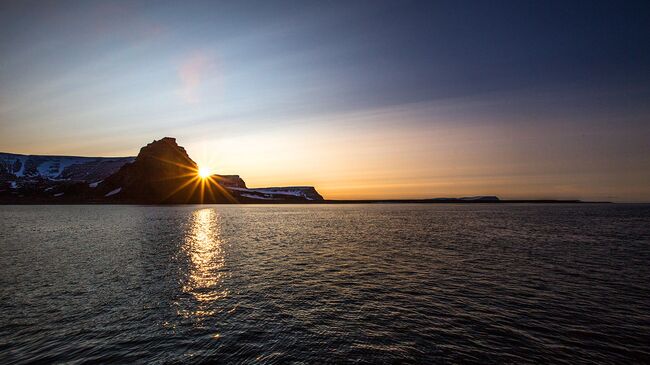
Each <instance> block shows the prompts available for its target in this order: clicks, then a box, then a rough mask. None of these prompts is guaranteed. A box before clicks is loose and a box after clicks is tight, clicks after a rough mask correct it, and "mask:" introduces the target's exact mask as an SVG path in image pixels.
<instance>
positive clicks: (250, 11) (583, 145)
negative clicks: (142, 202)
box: [0, 0, 650, 202]
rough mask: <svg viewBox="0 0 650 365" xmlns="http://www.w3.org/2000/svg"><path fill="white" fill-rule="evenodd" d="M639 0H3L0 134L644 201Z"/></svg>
mask: <svg viewBox="0 0 650 365" xmlns="http://www.w3.org/2000/svg"><path fill="white" fill-rule="evenodd" d="M648 4H649V3H648V2H645V1H639V2H634V1H625V2H617V1H611V2H600V1H571V2H566V1H543V2H542V1H540V2H534V1H467V2H462V1H391V2H382V1H236V2H235V1H229V2H219V1H183V2H178V1H169V2H165V1H142V2H138V1H116V2H111V1H101V2H99V1H98V2H93V1H7V0H5V1H2V2H0V24H2V28H1V29H2V32H0V151H3V152H13V153H24V154H57V155H82V156H132V155H136V154H137V153H138V151H139V148H140V147H142V146H143V145H145V144H147V143H149V142H151V141H152V140H154V139H160V138H162V137H165V136H171V137H176V138H177V141H178V143H179V144H180V145H182V146H184V147H185V148H186V149H187V151H188V153H189V154H190V156H191V157H192V158H193V159H194V160H195V161H197V162H198V163H199V165H201V166H207V167H209V168H210V169H211V170H213V171H215V172H217V173H221V174H239V175H240V176H242V177H243V178H244V180H245V181H246V182H247V184H248V186H252V187H260V186H286V185H314V186H316V188H317V190H318V191H319V192H321V194H322V195H324V196H325V197H326V198H329V199H371V198H429V197H446V196H451V197H453V196H472V195H497V196H499V197H501V198H511V199H518V198H558V199H565V198H566V199H584V200H609V201H620V202H626V201H634V202H638V201H644V202H650V5H648Z"/></svg>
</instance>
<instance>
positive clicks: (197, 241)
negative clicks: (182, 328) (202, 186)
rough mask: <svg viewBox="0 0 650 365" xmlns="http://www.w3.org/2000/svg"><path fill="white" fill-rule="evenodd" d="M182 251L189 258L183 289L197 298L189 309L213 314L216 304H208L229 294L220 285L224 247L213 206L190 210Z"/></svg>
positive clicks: (204, 313)
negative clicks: (195, 302)
mask: <svg viewBox="0 0 650 365" xmlns="http://www.w3.org/2000/svg"><path fill="white" fill-rule="evenodd" d="M183 251H185V254H186V255H187V257H188V259H189V271H188V273H187V276H186V281H185V283H184V285H183V292H184V293H187V294H190V295H192V297H194V299H195V300H196V301H197V307H196V308H194V310H192V311H190V312H191V314H192V315H193V316H194V317H197V318H201V317H206V316H210V315H213V314H214V313H215V309H216V307H215V306H212V305H210V304H211V303H213V302H214V301H217V300H220V299H223V298H225V297H226V296H227V295H228V290H227V289H226V288H224V287H223V285H222V284H223V279H224V276H225V275H226V274H225V272H224V270H223V268H224V264H225V261H224V251H223V243H222V241H221V238H220V230H219V214H218V213H217V212H216V211H215V210H214V209H212V208H205V209H199V210H196V211H194V212H193V213H192V221H191V226H190V229H189V230H188V232H187V235H186V239H185V244H184V246H183Z"/></svg>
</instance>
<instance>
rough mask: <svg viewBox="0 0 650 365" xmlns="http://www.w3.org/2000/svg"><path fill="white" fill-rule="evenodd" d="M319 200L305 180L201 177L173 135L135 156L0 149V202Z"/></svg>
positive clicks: (250, 201)
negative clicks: (261, 183) (253, 182)
mask: <svg viewBox="0 0 650 365" xmlns="http://www.w3.org/2000/svg"><path fill="white" fill-rule="evenodd" d="M320 200H323V198H322V196H320V194H318V192H317V191H316V189H314V188H313V187H310V186H299V187H276V188H255V189H249V188H247V187H246V183H245V182H244V180H243V179H242V178H241V177H239V176H238V175H218V174H214V175H212V176H209V177H207V178H201V177H200V176H199V174H198V166H197V164H196V163H195V162H194V161H193V160H192V159H191V158H190V156H189V155H188V154H187V152H186V151H185V149H184V148H183V147H181V146H179V145H178V144H177V143H176V139H174V138H170V137H165V138H162V139H160V140H157V141H153V142H151V143H149V144H148V145H146V146H144V147H142V148H141V149H140V153H138V156H137V157H124V158H97V157H71V156H25V155H15V154H0V203H1V202H5V203H7V202H9V203H32V202H55V203H56V202H61V203H65V202H69V203H83V202H94V203H103V202H108V203H145V204H180V203H283V202H296V203H300V202H313V201H320Z"/></svg>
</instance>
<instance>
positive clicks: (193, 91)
mask: <svg viewBox="0 0 650 365" xmlns="http://www.w3.org/2000/svg"><path fill="white" fill-rule="evenodd" d="M212 67H213V61H212V58H211V57H209V56H207V55H206V54H205V53H203V52H197V53H195V54H193V55H191V56H189V57H187V58H186V59H185V60H184V61H183V63H182V64H181V66H180V68H179V69H178V77H179V79H180V83H181V87H180V96H181V97H182V98H183V100H184V101H185V102H187V103H190V104H196V103H199V102H201V86H202V84H203V82H204V80H205V78H206V75H207V74H208V73H209V72H210V71H211V69H212Z"/></svg>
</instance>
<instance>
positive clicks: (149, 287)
mask: <svg viewBox="0 0 650 365" xmlns="http://www.w3.org/2000/svg"><path fill="white" fill-rule="evenodd" d="M649 345H650V206H648V205H336V206H331V205H329V206H328V205H326V206H322V205H321V206H305V205H302V206H300V205H297V206H284V205H283V206H176V207H152V206H88V205H86V206H0V363H3V364H11V363H27V362H44V363H51V362H65V363H73V364H74V363H107V362H117V363H148V364H151V363H179V362H181V363H200V362H214V361H221V362H234V363H251V362H260V363H287V362H302V363H326V362H332V363H340V362H360V363H378V362H381V363H387V362H388V363H395V362H419V363H458V362H476V363H504V362H505V363H522V362H543V363H581V362H602V363H630V362H646V363H647V362H650V348H649Z"/></svg>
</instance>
